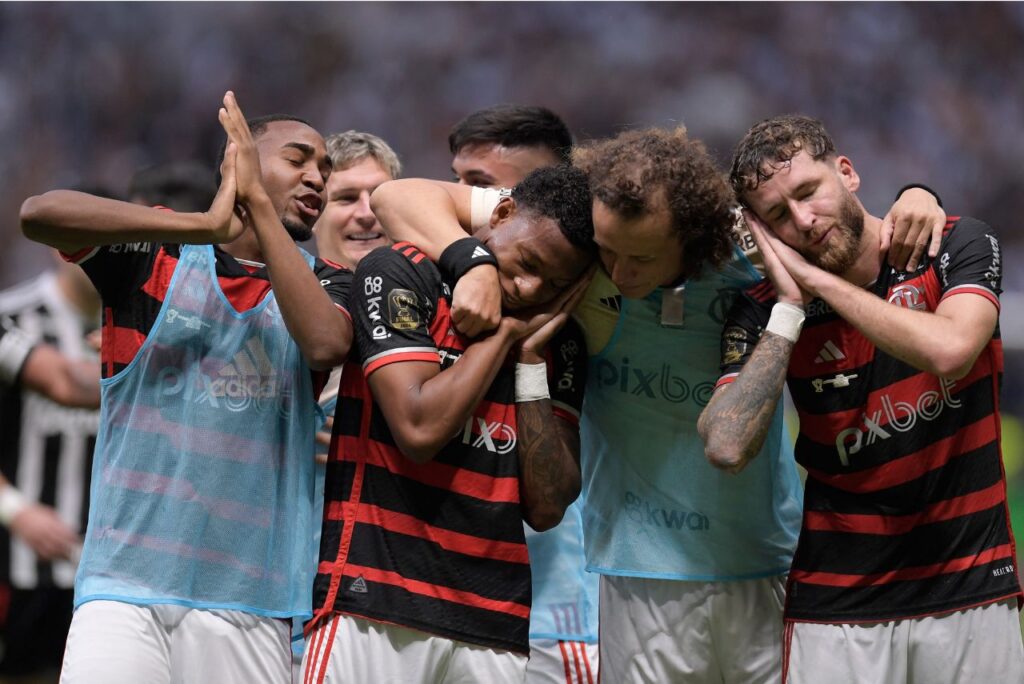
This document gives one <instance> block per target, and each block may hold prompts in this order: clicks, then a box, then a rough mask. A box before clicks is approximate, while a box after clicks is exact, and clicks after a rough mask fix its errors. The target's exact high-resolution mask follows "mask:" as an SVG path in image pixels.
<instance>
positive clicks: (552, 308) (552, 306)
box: [501, 266, 596, 363]
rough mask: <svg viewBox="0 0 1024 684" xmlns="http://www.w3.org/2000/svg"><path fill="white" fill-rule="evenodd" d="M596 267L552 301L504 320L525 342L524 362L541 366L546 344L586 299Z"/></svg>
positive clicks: (522, 345) (505, 326) (518, 312)
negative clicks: (540, 362) (584, 297)
mask: <svg viewBox="0 0 1024 684" xmlns="http://www.w3.org/2000/svg"><path fill="white" fill-rule="evenodd" d="M595 268H596V266H592V267H591V268H588V269H587V271H586V273H584V275H583V276H581V277H580V279H579V280H577V281H576V282H575V283H573V284H572V285H571V286H570V287H569V288H567V289H566V290H565V291H564V292H562V294H560V295H559V296H558V297H557V298H555V299H553V300H552V301H550V302H548V303H546V304H542V305H539V306H535V307H531V308H529V309H523V310H520V311H517V312H515V313H512V314H508V315H506V316H505V317H504V318H502V319H501V327H503V328H505V329H506V330H508V331H509V332H510V333H511V334H512V337H513V339H516V340H522V342H521V343H520V356H519V358H520V361H523V362H525V363H538V362H539V360H541V357H540V354H541V353H542V352H543V351H544V347H545V345H547V343H548V341H549V340H550V339H551V337H552V336H553V335H554V334H555V333H556V332H558V330H559V329H561V327H562V326H563V325H565V322H566V321H567V320H569V315H570V314H571V313H572V310H573V309H575V308H576V305H577V304H579V303H580V300H581V299H583V295H584V294H585V293H586V291H587V288H588V287H589V286H590V281H591V279H593V277H594V272H595Z"/></svg>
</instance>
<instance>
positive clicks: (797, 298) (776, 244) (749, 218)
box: [743, 209, 805, 306]
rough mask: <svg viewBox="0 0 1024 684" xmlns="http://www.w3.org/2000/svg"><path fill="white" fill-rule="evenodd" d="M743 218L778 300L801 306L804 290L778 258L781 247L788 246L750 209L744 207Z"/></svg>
mask: <svg viewBox="0 0 1024 684" xmlns="http://www.w3.org/2000/svg"><path fill="white" fill-rule="evenodd" d="M743 218H744V220H746V222H747V226H748V227H749V228H750V234H751V235H752V236H753V237H754V242H756V243H757V249H758V251H760V252H761V258H762V259H763V260H764V269H765V273H767V275H768V278H769V279H770V280H771V281H772V285H774V286H775V292H776V294H777V295H778V298H779V301H780V302H784V303H788V304H795V305H797V306H803V305H804V298H805V295H804V292H803V291H802V290H801V288H800V285H798V284H797V281H796V280H795V279H794V278H793V275H792V274H791V273H790V272H789V270H787V268H786V265H785V264H784V263H783V261H782V260H781V259H780V258H779V252H780V251H781V248H787V249H788V247H786V245H785V244H783V242H782V240H780V239H779V238H777V237H776V236H775V234H774V233H772V232H771V231H770V230H769V229H768V227H767V226H766V225H764V223H762V222H761V219H759V218H757V216H755V215H754V213H753V212H752V211H750V210H748V209H744V210H743Z"/></svg>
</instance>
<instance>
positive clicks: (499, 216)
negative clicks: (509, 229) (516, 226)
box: [490, 197, 519, 229]
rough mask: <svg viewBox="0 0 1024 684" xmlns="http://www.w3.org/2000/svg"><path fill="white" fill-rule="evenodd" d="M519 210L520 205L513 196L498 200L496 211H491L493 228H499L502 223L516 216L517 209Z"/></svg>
mask: <svg viewBox="0 0 1024 684" xmlns="http://www.w3.org/2000/svg"><path fill="white" fill-rule="evenodd" d="M518 210H519V207H518V206H517V205H516V201H515V200H514V199H512V198H511V197H502V198H501V201H499V202H498V206H496V207H494V211H492V212H491V220H490V226H491V228H492V229H494V228H497V227H498V226H499V225H501V224H502V223H505V222H506V221H508V220H509V219H511V218H512V217H513V216H515V215H516V211H518Z"/></svg>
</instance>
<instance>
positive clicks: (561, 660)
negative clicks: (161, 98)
mask: <svg viewBox="0 0 1024 684" xmlns="http://www.w3.org/2000/svg"><path fill="white" fill-rule="evenodd" d="M597 663H598V660H597V644H588V643H586V642H584V641H556V640H554V639H530V662H529V663H527V665H526V684H597Z"/></svg>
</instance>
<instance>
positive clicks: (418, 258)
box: [412, 252, 427, 264]
mask: <svg viewBox="0 0 1024 684" xmlns="http://www.w3.org/2000/svg"><path fill="white" fill-rule="evenodd" d="M426 258H427V255H426V254H424V253H423V252H420V253H419V254H417V255H416V256H414V257H413V258H412V263H414V264H418V263H420V262H421V261H423V260H424V259H426Z"/></svg>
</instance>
